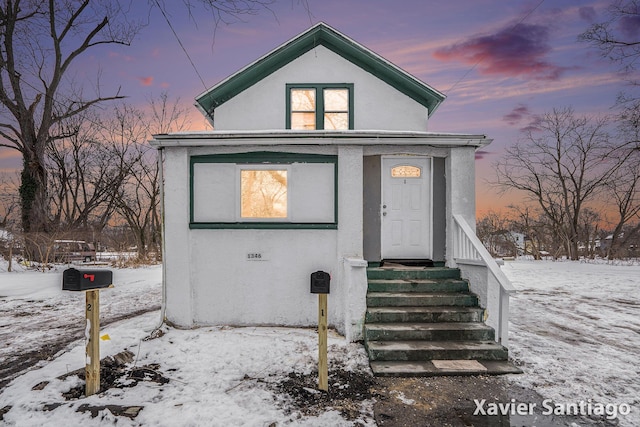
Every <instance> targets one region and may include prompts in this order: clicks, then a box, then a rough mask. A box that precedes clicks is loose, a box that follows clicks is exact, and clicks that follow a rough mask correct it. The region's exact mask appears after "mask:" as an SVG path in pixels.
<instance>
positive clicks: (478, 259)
mask: <svg viewBox="0 0 640 427" xmlns="http://www.w3.org/2000/svg"><path fill="white" fill-rule="evenodd" d="M453 218H454V219H455V220H456V224H457V225H458V227H459V229H460V230H461V231H462V233H457V236H456V245H455V247H454V255H453V257H454V259H456V260H466V261H472V262H474V263H479V264H481V265H485V266H486V267H487V268H488V269H489V271H491V274H493V276H494V277H495V278H496V279H497V280H498V283H500V286H501V287H502V289H503V290H504V291H505V292H506V293H508V294H512V293H515V291H516V288H514V287H513V285H512V284H511V281H510V280H509V279H508V278H507V276H505V274H504V273H503V271H502V270H501V269H500V266H499V265H498V263H497V262H496V260H495V259H493V257H492V256H491V254H489V251H488V250H487V248H485V247H484V245H483V244H482V242H481V241H480V239H478V236H476V233H474V232H473V230H472V229H471V226H470V225H469V223H467V221H466V220H465V219H464V217H463V216H462V215H460V214H454V215H453Z"/></svg>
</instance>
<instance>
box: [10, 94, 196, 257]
mask: <svg viewBox="0 0 640 427" xmlns="http://www.w3.org/2000/svg"><path fill="white" fill-rule="evenodd" d="M185 111H186V110H185V109H183V108H182V107H181V106H180V104H179V102H178V101H170V100H169V98H168V96H167V95H166V94H162V95H161V96H160V97H159V98H158V99H153V100H151V101H150V102H149V105H148V108H145V109H144V110H143V109H138V108H135V107H133V106H131V105H127V104H125V103H121V104H119V105H117V106H115V108H113V109H112V110H111V111H100V112H99V114H98V113H97V111H94V110H88V111H87V112H86V113H84V114H79V115H75V116H73V117H72V118H70V119H69V120H66V121H64V122H61V123H60V125H59V126H58V128H57V129H56V134H57V135H61V137H59V138H56V139H55V140H54V141H51V143H50V144H48V145H47V146H46V148H45V157H44V158H45V162H44V166H45V168H46V171H45V172H46V176H47V180H48V181H47V183H48V189H47V198H46V200H47V206H46V207H45V209H42V210H41V211H42V212H44V213H45V215H46V216H45V217H44V218H43V219H42V220H41V221H42V223H43V224H45V225H46V227H45V230H43V231H30V232H25V231H24V228H23V227H22V220H23V218H22V217H23V216H24V212H23V209H21V204H20V192H21V191H24V185H22V186H21V185H20V183H19V182H18V176H17V174H16V175H7V174H5V175H4V176H3V177H2V179H1V181H0V228H2V229H3V230H5V233H4V236H0V240H3V244H2V245H0V247H3V248H4V252H5V255H7V256H8V252H9V251H11V252H12V253H13V254H15V253H16V252H18V253H20V255H22V256H24V257H26V258H28V259H32V260H37V261H51V259H50V254H51V253H52V250H53V247H54V245H55V241H56V240H83V241H85V242H88V243H92V244H93V245H94V246H95V248H96V249H103V250H106V249H108V250H117V251H125V250H132V249H135V251H136V252H137V254H138V257H139V258H140V259H142V260H146V259H148V258H149V257H150V256H151V257H153V258H157V257H159V256H160V253H161V250H160V248H161V218H160V190H159V187H160V185H159V184H160V170H159V168H158V160H157V153H156V150H155V149H154V148H152V147H150V146H149V145H148V142H147V141H148V140H149V139H150V138H151V135H152V134H155V133H166V132H170V131H179V130H182V129H184V128H185V127H186V126H187V125H188V123H187V116H186V113H185ZM21 214H22V215H21Z"/></svg>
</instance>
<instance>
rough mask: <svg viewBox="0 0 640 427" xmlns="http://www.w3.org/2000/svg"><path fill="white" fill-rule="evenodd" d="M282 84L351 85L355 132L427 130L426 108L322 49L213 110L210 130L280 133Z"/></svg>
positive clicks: (281, 122) (282, 118) (311, 51)
mask: <svg viewBox="0 0 640 427" xmlns="http://www.w3.org/2000/svg"><path fill="white" fill-rule="evenodd" d="M287 83H353V84H354V104H355V105H354V110H355V111H354V119H355V120H354V128H355V129H356V130H404V131H426V130H427V114H428V111H427V109H426V107H424V106H423V105H421V104H419V103H418V102H416V101H414V100H413V99H411V98H409V97H408V96H406V95H404V94H403V93H401V92H399V91H397V90H396V89H395V88H393V87H392V86H390V85H388V84H386V83H385V82H383V81H381V80H379V79H378V78H377V77H375V76H374V75H372V74H370V73H368V72H366V71H364V70H362V69H361V68H359V67H357V66H356V65H354V64H352V63H351V62H349V61H347V60H345V59H344V58H342V57H341V56H339V55H337V54H335V53H333V52H332V51H330V50H329V49H327V48H325V47H324V46H318V47H316V48H315V49H312V50H310V51H309V52H307V53H305V54H304V55H302V56H300V57H299V58H297V59H295V60H293V61H291V62H290V63H289V64H287V65H285V66H284V67H282V68H281V69H279V70H278V71H276V72H275V73H273V74H271V75H269V76H267V77H265V78H264V79H263V80H261V81H260V82H258V83H257V84H255V85H253V86H252V87H250V88H248V89H247V90H245V91H244V92H242V93H240V94H238V95H237V96H235V97H234V98H232V99H230V100H229V101H227V102H225V103H224V104H222V105H221V106H219V107H218V108H216V110H215V123H214V125H215V129H216V130H264V129H284V128H285V120H286V118H285V115H286V105H285V85H286V84H287Z"/></svg>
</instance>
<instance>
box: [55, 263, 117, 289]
mask: <svg viewBox="0 0 640 427" xmlns="http://www.w3.org/2000/svg"><path fill="white" fill-rule="evenodd" d="M112 283H113V272H112V271H111V270H77V269H75V268H68V269H66V270H65V271H63V272H62V290H63V291H90V290H93V289H100V288H108V287H110V286H111V285H112Z"/></svg>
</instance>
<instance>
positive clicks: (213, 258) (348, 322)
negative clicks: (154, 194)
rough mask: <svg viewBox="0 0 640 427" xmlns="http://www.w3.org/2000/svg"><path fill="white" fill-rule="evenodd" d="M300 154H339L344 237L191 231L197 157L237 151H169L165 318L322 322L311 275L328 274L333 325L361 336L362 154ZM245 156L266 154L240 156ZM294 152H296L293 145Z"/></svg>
mask: <svg viewBox="0 0 640 427" xmlns="http://www.w3.org/2000/svg"><path fill="white" fill-rule="evenodd" d="M299 148H300V149H299V150H298V151H300V152H304V153H306V152H309V151H310V150H312V151H314V152H315V153H324V154H329V153H331V154H335V153H337V154H338V194H337V200H338V223H339V228H338V229H337V230H336V229H301V230H299V229H275V230H274V229H246V230H245V229H240V230H238V229H189V206H190V201H189V158H190V156H192V155H196V154H197V155H202V154H221V153H229V152H234V151H238V148H237V147H236V148H235V149H233V148H231V147H224V146H221V147H192V148H172V149H169V150H165V151H166V153H165V158H164V175H165V179H166V184H165V186H164V194H165V218H166V224H165V230H166V234H165V242H166V252H165V255H166V259H165V269H166V271H165V275H166V289H167V291H166V292H167V293H166V317H167V320H169V321H170V322H171V323H173V324H175V325H177V326H181V327H192V326H197V325H220V324H224V325H295V326H312V325H315V324H317V307H318V306H317V304H318V301H317V296H316V295H313V294H311V293H310V292H309V287H310V284H309V280H310V275H311V273H313V272H314V271H317V270H323V271H326V272H328V273H329V274H331V278H332V282H331V293H330V295H329V299H328V304H329V324H330V325H332V326H334V327H335V328H336V329H337V330H338V331H339V332H341V333H343V334H345V335H346V336H347V338H349V339H352V340H357V339H360V338H361V336H362V324H363V322H364V314H365V310H366V272H365V269H364V268H363V267H364V266H365V265H366V263H364V264H363V262H364V261H363V259H362V221H363V220H362V213H361V212H362V202H363V201H362V169H363V161H362V147H358V146H341V147H337V148H336V147H315V149H311V148H310V147H299ZM247 150H249V151H254V150H255V151H261V150H265V147H261V148H256V147H254V148H253V149H248V147H243V148H242V149H240V151H241V152H246V151H247ZM267 150H268V151H281V150H278V149H267ZM287 152H294V149H293V147H289V150H287ZM308 197H314V195H313V194H308ZM249 254H260V257H259V258H251V257H249V256H248V255H249Z"/></svg>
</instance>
